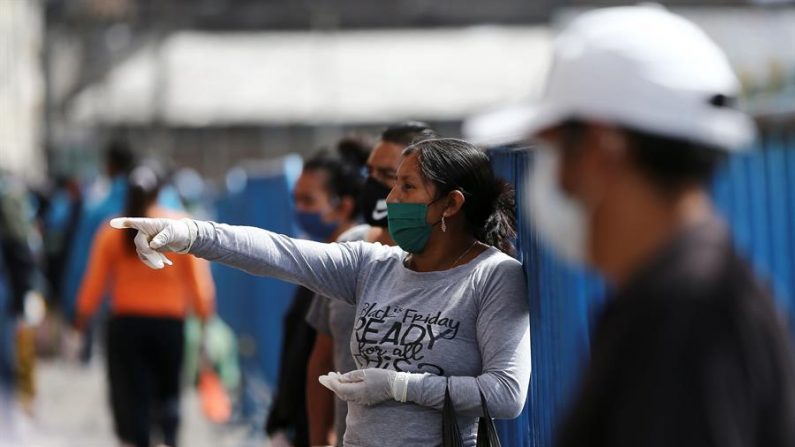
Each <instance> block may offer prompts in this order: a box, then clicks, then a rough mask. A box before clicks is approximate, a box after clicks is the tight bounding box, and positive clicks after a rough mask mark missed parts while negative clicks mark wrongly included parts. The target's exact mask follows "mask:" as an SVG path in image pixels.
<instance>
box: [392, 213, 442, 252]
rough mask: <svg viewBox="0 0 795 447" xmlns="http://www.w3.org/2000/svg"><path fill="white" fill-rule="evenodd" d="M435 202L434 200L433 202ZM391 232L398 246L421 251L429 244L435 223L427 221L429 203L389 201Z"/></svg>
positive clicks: (412, 250)
mask: <svg viewBox="0 0 795 447" xmlns="http://www.w3.org/2000/svg"><path fill="white" fill-rule="evenodd" d="M431 203H433V202H431ZM386 211H387V221H388V223H389V234H390V235H392V239H394V240H395V242H397V244H398V246H399V247H400V248H402V249H403V250H405V251H407V252H409V253H419V252H421V251H422V250H423V249H424V248H425V245H426V244H428V238H430V237H431V230H432V229H433V225H431V224H429V223H427V222H426V221H425V216H426V215H427V214H428V205H426V204H424V203H387V204H386Z"/></svg>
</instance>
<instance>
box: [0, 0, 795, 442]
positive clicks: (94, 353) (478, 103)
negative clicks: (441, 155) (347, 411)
mask: <svg viewBox="0 0 795 447" xmlns="http://www.w3.org/2000/svg"><path fill="white" fill-rule="evenodd" d="M622 3H625V2H621V1H619V0H568V1H565V0H544V1H526V0H491V1H477V0H392V1H380V2H374V1H369V0H298V1H297V0H0V248H1V250H0V308H2V310H3V312H0V331H2V334H0V342H1V344H0V380H2V381H3V384H4V385H3V386H8V387H11V389H12V390H13V391H12V393H11V397H10V398H8V400H10V402H9V401H7V400H5V398H4V401H3V402H2V403H0V414H2V418H3V420H4V421H12V422H11V423H10V424H11V426H13V428H11V429H8V430H7V431H4V432H0V446H5V445H31V446H33V445H42V446H106V445H114V444H113V442H114V441H113V439H114V438H113V431H112V423H111V421H110V416H109V409H108V405H107V403H106V400H107V399H106V397H105V391H104V390H105V387H106V386H107V385H106V384H105V375H104V372H103V366H102V365H103V361H100V360H98V358H103V356H104V355H105V354H103V344H104V343H105V342H104V340H105V339H104V337H103V336H102V335H101V334H103V332H104V331H105V328H104V325H103V323H102V318H101V317H100V318H94V319H93V320H92V321H83V322H82V326H83V327H81V328H79V329H81V330H82V333H83V334H84V335H83V336H82V337H77V336H76V335H75V334H76V330H75V329H74V327H73V324H74V322H75V320H76V319H78V317H79V316H80V315H78V314H79V313H80V312H79V307H80V304H79V298H80V297H79V295H80V288H81V284H82V282H83V280H84V277H85V276H86V272H87V271H88V268H89V266H88V264H89V258H90V253H91V250H92V242H93V241H94V240H95V236H96V234H97V230H98V229H100V227H101V226H102V225H103V222H105V221H106V220H107V219H109V218H110V217H113V216H117V215H119V214H121V213H122V211H123V210H124V209H125V206H129V195H130V191H131V190H132V189H131V187H133V186H135V187H141V184H142V183H141V182H143V184H146V180H145V179H143V180H142V179H141V176H140V175H139V176H138V177H134V176H131V173H134V172H135V171H136V170H138V172H139V174H140V172H141V171H140V168H142V167H144V168H146V169H147V170H148V171H147V172H151V173H154V175H155V176H156V183H157V189H156V191H157V196H156V197H155V198H154V199H153V200H154V202H156V203H157V204H159V206H160V207H162V208H163V209H167V210H170V212H178V213H184V214H189V215H191V216H193V217H196V218H202V219H213V220H218V221H223V222H228V223H233V224H247V225H254V226H259V227H264V228H268V229H271V230H273V231H278V232H281V233H285V234H288V235H295V236H300V235H302V236H313V235H312V234H308V233H310V231H307V230H308V228H309V227H307V225H306V224H305V225H303V226H300V225H299V222H298V221H297V220H296V217H295V216H296V207H298V208H301V207H302V206H303V207H306V205H301V204H299V198H298V197H296V198H295V200H294V196H293V192H294V189H295V185H296V181H297V180H298V179H299V176H300V174H301V172H302V166H304V162H305V161H306V160H308V159H310V158H311V157H316V156H317V154H318V153H319V151H321V150H324V149H325V150H326V152H329V153H334V154H336V155H337V156H341V157H342V158H345V159H346V160H347V161H346V162H348V163H349V164H350V165H352V166H354V167H355V169H357V170H358V171H357V172H358V176H359V177H360V179H361V181H362V182H363V181H364V179H365V177H366V176H367V172H366V169H367V168H366V166H365V164H366V163H365V162H366V160H367V157H368V156H369V154H370V151H371V150H372V149H373V147H377V146H378V144H380V143H382V142H383V141H384V139H385V138H384V136H383V135H382V132H383V131H384V130H385V129H387V128H388V127H389V126H394V125H395V124H398V123H403V122H406V121H409V120H412V121H422V122H424V123H427V127H428V128H433V129H434V130H435V132H436V133H437V134H439V135H443V136H451V137H465V138H467V139H470V140H472V141H474V142H476V143H478V144H482V145H483V146H484V148H485V149H486V150H489V153H490V155H491V156H492V161H493V164H494V166H495V169H496V171H497V173H498V174H499V175H501V176H502V177H505V178H506V179H507V180H509V181H512V182H515V183H517V182H519V181H520V180H519V178H520V177H521V175H522V174H523V173H524V172H525V169H526V167H525V165H526V164H527V158H526V156H525V155H523V154H521V153H515V152H511V151H509V150H508V148H510V147H511V146H512V144H514V143H516V142H518V141H519V140H520V139H521V137H522V136H521V135H510V134H507V133H505V132H504V131H503V128H504V127H510V126H506V123H510V121H511V120H513V119H515V118H516V116H518V115H520V114H521V113H522V112H521V110H519V104H527V103H530V104H532V101H533V99H534V98H536V97H538V95H539V93H540V88H541V87H542V85H541V82H542V80H543V77H544V75H545V73H546V72H547V70H548V68H549V67H548V65H549V55H550V50H551V43H552V38H553V37H554V35H555V32H556V30H557V29H559V28H560V27H561V26H562V25H563V24H565V23H567V22H568V21H570V20H571V18H572V17H574V16H576V15H577V13H578V12H581V11H584V10H587V9H591V8H594V7H600V6H607V5H614V4H622ZM662 3H663V4H665V5H666V6H667V7H669V8H671V9H672V10H673V11H675V12H677V13H680V14H682V15H683V16H685V17H687V18H689V19H691V20H692V21H694V22H695V23H697V24H698V25H700V26H701V27H702V28H703V29H704V30H705V31H706V32H707V33H708V34H709V35H710V37H711V38H712V39H714V40H715V41H716V42H717V43H718V45H719V46H720V47H721V48H722V49H723V50H724V51H725V52H726V54H727V55H728V56H729V59H730V61H731V63H732V66H733V67H734V69H735V71H736V72H737V73H738V75H739V77H740V80H741V82H742V86H743V96H742V98H740V99H741V105H742V107H743V108H744V109H745V110H747V111H748V112H749V113H751V114H752V115H753V117H754V118H755V119H756V121H757V124H758V125H759V129H760V133H759V137H758V139H757V141H756V142H755V143H754V144H755V145H756V146H758V147H759V148H761V149H762V150H761V151H757V152H755V153H752V154H744V155H737V156H734V157H733V158H732V159H731V160H730V161H729V163H728V165H727V168H726V169H725V170H724V171H723V172H722V173H721V174H720V175H719V176H718V179H717V181H716V183H715V186H714V191H713V193H714V196H715V198H716V201H717V203H718V204H719V206H720V207H721V211H722V212H723V213H724V215H725V216H726V217H727V219H728V220H729V221H730V222H731V224H732V228H733V231H734V236H735V239H736V240H737V243H738V245H739V246H740V247H741V248H742V249H743V250H745V252H746V253H747V254H748V255H749V257H750V258H751V259H752V261H753V262H754V265H755V267H756V268H757V270H758V272H759V273H760V275H762V276H763V277H764V278H766V279H767V280H768V281H769V283H770V284H771V286H772V288H773V290H774V291H775V293H776V297H777V299H778V304H779V305H780V306H779V307H780V309H781V310H782V313H783V314H785V315H786V316H788V317H792V316H795V3H793V2H792V1H789V0H696V1H680V0H670V1H663V2H662ZM650 32H653V30H650ZM354 142H355V144H356V145H358V147H360V148H361V151H360V152H359V155H357V156H352V155H351V154H352V152H351V150H350V147H349V149H348V150H347V152H346V149H345V148H344V146H345V144H348V145H349V146H350V145H352V144H354ZM351 157H353V158H351ZM357 157H358V158H357ZM353 159H356V160H355V161H352V160H353ZM370 174H372V172H371V173H370ZM133 181H135V182H137V183H135V184H131V183H130V182H133ZM136 185H137V186H136ZM133 189H134V188H133ZM154 202H153V203H154ZM128 209H129V208H128ZM349 219H350V220H351V222H355V221H358V220H361V219H362V216H356V215H352V216H349ZM519 222H520V225H522V224H525V225H526V222H525V220H524V218H523V217H522V216H521V215H520V216H519ZM310 226H311V225H310ZM315 238H316V239H323V238H322V237H320V236H317V237H315ZM519 245H520V247H519V248H520V252H521V253H522V256H524V259H525V260H528V259H529V260H531V261H532V262H531V264H530V267H528V268H529V269H531V270H532V271H531V272H530V273H529V275H530V276H532V277H534V278H536V279H538V281H537V284H539V286H538V290H534V291H531V294H533V295H534V296H533V297H531V298H530V300H531V318H537V319H538V321H535V320H532V323H533V359H534V376H533V379H532V385H531V397H530V399H528V401H529V404H528V409H526V410H525V412H524V413H523V415H522V416H520V418H518V419H517V420H514V421H507V422H501V423H500V424H501V425H500V427H499V428H500V430H501V435H502V436H503V437H504V439H506V440H508V442H507V445H517V446H518V445H522V446H541V445H548V441H549V437H550V436H551V432H552V427H553V426H554V420H555V418H556V417H557V415H559V412H560V409H561V408H563V407H564V405H565V403H566V402H567V399H568V398H569V396H570V394H571V390H572V389H573V384H574V383H575V382H576V376H577V371H578V368H577V366H578V365H581V362H582V361H583V359H584V358H586V357H587V355H586V354H584V352H585V351H586V350H587V344H588V334H589V330H590V321H591V318H592V316H593V312H594V308H596V307H598V306H599V300H589V299H588V297H592V296H601V294H602V292H601V291H600V290H601V288H602V286H601V283H600V281H599V280H598V279H597V278H594V276H593V275H592V274H591V273H590V272H584V271H579V270H577V271H575V270H572V269H571V268H569V267H566V266H564V265H562V264H560V263H558V262H557V261H556V260H554V259H552V258H551V257H550V256H549V255H548V253H546V252H545V251H544V250H543V249H541V248H539V247H538V246H537V243H536V240H535V236H534V233H533V232H532V231H531V230H530V229H528V228H526V226H525V227H523V230H522V232H521V235H520V244H519ZM205 267H206V266H205ZM200 268H202V267H200ZM199 275H201V274H199ZM207 276H208V277H209V274H208V275H207ZM212 281H214V284H215V286H214V290H215V297H214V306H211V307H213V310H210V309H205V312H204V313H205V315H201V313H202V312H201V311H200V312H197V314H199V315H197V316H198V317H200V318H197V317H190V318H188V319H187V321H186V324H185V327H184V330H185V335H184V343H185V346H186V348H185V352H184V358H185V359H186V360H185V362H184V364H183V365H182V367H183V369H184V371H183V372H182V374H184V376H183V380H182V383H183V384H186V385H183V386H184V387H185V388H186V389H187V390H188V391H187V392H186V393H185V395H186V400H187V401H186V402H183V407H185V408H186V410H185V412H184V421H183V427H182V430H183V433H184V435H183V439H185V444H184V445H190V446H203V445H208V446H209V445H213V446H216V445H218V446H220V445H230V446H233V445H234V446H244V445H263V443H264V442H266V440H265V439H266V437H267V436H268V435H273V434H274V433H273V432H278V431H279V429H284V430H283V431H286V432H287V435H286V436H283V438H287V439H293V440H294V436H295V433H294V430H295V427H294V426H292V425H289V424H287V423H285V424H287V425H286V426H279V425H278V424H279V422H278V421H274V416H273V414H274V413H273V412H274V411H286V412H288V413H289V412H290V411H293V410H292V409H284V407H279V406H278V405H272V403H273V400H274V395H275V394H276V393H275V390H276V389H277V388H278V387H280V381H282V382H283V381H284V379H285V372H287V374H290V371H289V370H287V371H285V362H288V363H289V361H290V360H289V359H288V358H287V357H286V356H285V354H284V353H282V349H283V348H282V346H287V349H288V350H289V349H299V348H295V345H290V343H297V342H296V341H295V340H292V339H291V337H293V336H295V334H296V333H300V330H299V329H296V328H295V324H298V323H296V321H299V322H303V316H304V315H305V313H306V309H299V310H296V307H295V306H296V304H295V301H294V300H293V296H294V295H295V296H296V297H297V298H296V299H298V297H299V294H298V293H296V290H295V287H294V286H291V285H288V284H286V283H283V282H280V281H277V280H274V279H264V278H253V277H250V276H247V275H245V274H243V273H240V272H237V271H233V270H231V269H228V268H225V267H221V266H213V267H212ZM536 292H537V293H536ZM266 297H267V299H266ZM207 300H209V301H212V297H210V298H207ZM96 307H97V308H98V309H94V310H95V311H96V313H98V314H100V315H102V314H103V313H107V309H106V308H107V305H99V304H96ZM103 307H104V308H105V310H104V311H103ZM196 307H197V308H200V307H201V306H196ZM542 308H543V316H544V318H545V319H544V320H543V321H542V320H541V316H540V315H541V314H542V313H541V312H540V309H542ZM536 311H538V312H536ZM294 312H299V316H298V317H295V315H293V316H292V320H291V319H290V318H291V315H292V313H294ZM296 318H297V320H296ZM199 320H204V323H205V324H204V327H205V329H204V330H203V331H202V330H200V329H199V326H200V324H199ZM300 324H303V323H300ZM563 328H565V329H566V331H565V333H564V330H563ZM301 330H309V329H301ZM793 333H795V332H793ZM302 336H303V335H302ZM311 337H314V333H312V334H311ZM299 338H300V337H299ZM299 342H300V340H299ZM303 343H304V345H303V346H306V341H305V340H304V341H303ZM290 346H293V348H290ZM310 346H311V344H310ZM307 355H308V353H307ZM303 361H304V362H306V361H307V359H306V357H304V360H303ZM206 363H210V364H211V369H212V370H213V371H214V372H215V373H216V374H217V376H218V377H219V380H220V382H221V386H222V387H223V392H224V393H225V394H226V395H227V396H229V398H230V405H231V406H230V411H229V414H222V415H221V416H220V417H219V418H217V419H216V420H215V421H214V422H213V421H211V420H212V419H213V413H212V411H211V410H210V411H208V410H207V408H205V409H204V410H205V411H204V412H202V411H200V408H201V402H200V401H201V396H200V393H199V394H197V392H196V391H193V390H194V389H195V388H196V384H199V383H200V382H201V380H200V379H198V378H197V377H198V376H200V375H201V374H200V371H201V370H202V369H203V368H204V367H205V365H206ZM536 365H538V366H536ZM304 368H306V366H304ZM304 372H305V369H304ZM301 386H303V384H301ZM299 397H300V399H301V400H303V399H304V397H303V395H300V396H299ZM280 408H281V410H279V409H280ZM301 411H306V410H305V409H301ZM222 413H223V411H222ZM269 414H271V418H270V424H271V425H272V426H273V425H274V424H275V425H276V427H275V428H273V427H271V428H273V430H269V431H271V433H269V434H266V432H265V430H264V428H263V427H264V426H265V424H266V420H268V415H269ZM285 417H287V416H285ZM288 418H289V417H288ZM290 423H292V422H290ZM1 426H2V425H0V427H1ZM285 427H286V428H285ZM291 430H292V431H291ZM12 432H13V433H16V434H14V435H13V437H12V435H10V434H8V433H12ZM280 439H281V438H280ZM281 442H284V441H281ZM6 443H7V444H6ZM296 445H299V444H298V443H296Z"/></svg>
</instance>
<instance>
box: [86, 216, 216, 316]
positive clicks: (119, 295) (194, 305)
mask: <svg viewBox="0 0 795 447" xmlns="http://www.w3.org/2000/svg"><path fill="white" fill-rule="evenodd" d="M147 214H150V216H149V217H171V218H179V217H182V216H176V215H174V214H173V213H168V212H166V211H163V210H160V209H157V208H155V209H153V210H152V212H151V213H147ZM131 243H132V242H131V241H130V239H129V238H128V235H127V230H124V231H121V230H116V229H113V228H111V227H110V226H108V225H107V224H104V225H103V226H102V227H100V229H99V230H98V231H97V234H96V236H95V238H94V243H93V245H92V247H91V257H90V258H89V261H88V268H87V270H86V273H85V275H84V276H83V283H82V285H81V287H80V293H79V295H78V301H77V314H78V322H82V323H84V322H85V321H87V320H88V319H89V318H90V317H91V315H93V314H94V312H96V310H97V307H99V304H100V301H101V300H102V296H103V295H104V294H105V293H106V292H107V291H108V290H110V294H111V312H112V314H113V315H126V316H130V315H133V316H148V317H174V318H183V317H185V316H186V314H187V313H188V312H189V311H191V310H192V311H193V312H195V313H196V314H197V315H198V316H199V317H200V318H201V319H202V320H206V319H207V318H208V317H209V316H210V315H212V313H213V307H214V306H213V302H214V296H215V285H214V284H213V280H212V276H211V274H210V266H209V263H208V262H207V261H205V260H203V259H199V258H195V257H193V256H190V255H180V254H175V253H167V254H166V256H168V258H169V259H171V260H172V261H173V262H174V265H172V266H166V268H164V269H162V270H152V269H150V268H149V267H147V266H146V265H144V264H143V263H142V262H141V260H140V259H138V256H137V254H136V253H135V251H134V249H133V250H130V248H129V247H127V246H126V245H127V244H131Z"/></svg>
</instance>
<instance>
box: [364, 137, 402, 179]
mask: <svg viewBox="0 0 795 447" xmlns="http://www.w3.org/2000/svg"><path fill="white" fill-rule="evenodd" d="M402 152H403V146H401V145H399V144H395V143H390V142H388V141H379V142H378V144H376V146H375V148H373V151H372V152H371V153H370V158H368V159H367V171H368V174H369V175H370V176H371V177H372V178H374V179H376V180H378V181H379V182H381V183H383V184H384V185H386V186H388V187H389V188H394V187H395V183H396V182H397V169H398V166H400V154H401V153H402Z"/></svg>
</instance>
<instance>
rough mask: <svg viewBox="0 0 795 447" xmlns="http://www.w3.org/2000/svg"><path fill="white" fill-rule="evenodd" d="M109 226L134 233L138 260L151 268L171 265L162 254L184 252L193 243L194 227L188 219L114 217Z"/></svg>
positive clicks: (194, 237)
mask: <svg viewBox="0 0 795 447" xmlns="http://www.w3.org/2000/svg"><path fill="white" fill-rule="evenodd" d="M110 226H111V227H113V228H118V229H123V228H132V229H135V230H138V234H137V235H136V236H135V249H136V251H137V252H138V257H139V258H140V259H141V261H143V263H144V264H146V265H147V266H149V267H151V268H153V269H162V268H163V267H165V265H171V260H169V259H168V258H167V257H166V256H165V255H164V254H163V253H161V252H162V251H173V252H177V253H187V252H188V250H190V247H191V246H192V245H193V241H194V240H196V224H195V223H193V221H191V220H190V219H180V220H177V219H155V218H146V217H117V218H115V219H112V220H111V221H110Z"/></svg>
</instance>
